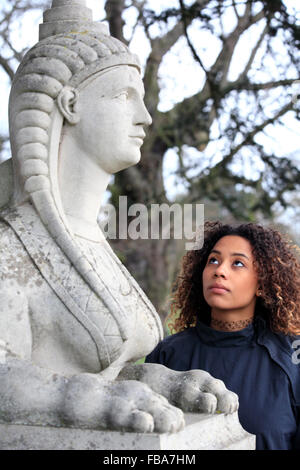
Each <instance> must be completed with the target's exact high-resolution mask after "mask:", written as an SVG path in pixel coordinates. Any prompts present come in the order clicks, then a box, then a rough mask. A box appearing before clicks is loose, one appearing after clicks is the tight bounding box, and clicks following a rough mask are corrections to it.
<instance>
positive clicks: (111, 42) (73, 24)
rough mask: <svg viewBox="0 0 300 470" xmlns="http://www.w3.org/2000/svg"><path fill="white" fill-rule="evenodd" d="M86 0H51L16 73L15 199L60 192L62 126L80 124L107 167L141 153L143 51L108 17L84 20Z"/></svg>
mask: <svg viewBox="0 0 300 470" xmlns="http://www.w3.org/2000/svg"><path fill="white" fill-rule="evenodd" d="M83 3H84V2H83V1H82V0H74V2H71V1H70V0H60V1H59V0H56V1H55V0H54V1H53V6H52V9H50V10H48V13H47V12H45V14H44V20H45V17H46V20H48V21H46V23H44V25H41V26H42V27H41V30H40V37H42V39H41V40H40V41H39V42H38V43H37V44H36V45H35V46H34V47H33V48H32V49H31V50H30V51H28V53H27V54H26V55H25V57H24V59H23V61H22V62H21V64H20V66H19V68H18V70H17V72H16V75H15V78H14V80H13V84H12V89H11V94H10V103H9V125H10V140H11V149H12V158H13V166H14V204H16V205H17V204H20V203H22V202H23V201H25V200H27V199H28V198H30V195H32V194H34V193H35V192H38V191H43V190H47V191H50V193H51V194H52V195H53V197H54V199H59V191H58V183H57V180H58V178H57V172H58V164H59V147H60V143H61V139H62V135H63V128H64V126H68V127H69V128H72V127H74V128H76V131H74V132H73V134H74V138H76V139H77V144H78V146H82V147H83V148H82V150H83V153H84V152H85V153H86V154H87V155H88V156H89V157H90V158H94V159H98V160H99V161H98V163H99V165H102V167H103V168H104V169H105V171H107V172H109V173H114V172H116V171H119V170H121V169H123V168H126V167H128V166H130V165H133V164H135V163H137V161H138V160H139V156H140V153H139V148H140V146H141V144H142V139H143V136H144V133H143V129H142V127H143V125H147V124H149V123H150V122H151V120H150V116H149V115H148V113H147V111H146V109H145V107H144V104H143V100H142V96H143V85H142V81H141V78H140V65H139V61H138V58H137V57H136V56H135V55H133V54H131V53H130V52H129V50H128V48H127V46H126V45H124V44H123V43H121V42H120V41H118V40H117V39H115V38H113V37H111V36H109V34H108V32H107V30H106V28H105V27H104V25H100V24H94V23H93V22H92V21H91V20H87V21H85V20H84V21H83V20H81V19H80V16H82V17H84V18H86V16H87V15H86V10H88V9H86V8H85V7H84V6H83ZM70 12H71V13H72V14H73V16H74V15H75V19H74V18H73V20H72V21H71V20H70V18H71V14H70ZM63 14H65V16H66V17H67V18H68V20H66V21H65V22H64V21H61V17H62V15H63ZM56 18H59V19H60V21H56ZM49 20H50V21H49ZM64 23H65V24H64ZM43 27H44V29H43ZM75 28H77V29H76V30H75ZM49 34H50V36H49ZM125 102H126V107H125V106H124V103H125ZM116 129H117V130H118V135H116ZM71 132H72V130H71ZM117 146H118V148H117Z"/></svg>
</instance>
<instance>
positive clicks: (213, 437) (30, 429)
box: [0, 413, 255, 451]
mask: <svg viewBox="0 0 300 470" xmlns="http://www.w3.org/2000/svg"><path fill="white" fill-rule="evenodd" d="M185 421H186V427H185V428H184V429H183V430H182V431H179V432H177V433H172V434H170V433H164V434H157V433H151V434H150V433H146V434H143V433H128V432H117V431H92V430H83V429H70V428H69V429H67V428H51V427H38V426H18V425H0V449H7V450H23V449H31V450H40V449H41V450H126V451H127V450H245V449H247V450H254V449H255V436H252V435H251V434H248V433H247V432H245V431H244V430H243V429H242V427H241V425H240V424H239V421H238V417H237V414H236V413H234V414H232V415H227V416H225V415H213V416H212V415H207V414H191V413H189V414H186V415H185Z"/></svg>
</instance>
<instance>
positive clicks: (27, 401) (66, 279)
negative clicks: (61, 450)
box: [0, 0, 238, 448]
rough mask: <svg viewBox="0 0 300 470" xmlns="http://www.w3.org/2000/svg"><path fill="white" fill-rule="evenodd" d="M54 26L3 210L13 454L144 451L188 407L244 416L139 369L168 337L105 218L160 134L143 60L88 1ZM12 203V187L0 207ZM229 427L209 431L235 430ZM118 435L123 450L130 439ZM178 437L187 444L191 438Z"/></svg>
mask: <svg viewBox="0 0 300 470" xmlns="http://www.w3.org/2000/svg"><path fill="white" fill-rule="evenodd" d="M44 18H45V20H46V23H45V24H44V27H42V28H41V34H42V37H43V39H42V40H41V41H40V42H39V43H38V44H37V45H36V46H34V47H33V48H32V49H31V50H30V51H28V53H27V54H26V56H25V57H24V59H23V61H22V63H21V64H20V67H19V69H18V71H17V72H16V75H15V78H14V81H13V84H12V90H11V96H10V105H9V106H10V109H9V114H10V131H11V134H10V139H11V148H12V160H13V172H14V188H13V196H12V198H11V200H10V203H9V205H8V206H6V207H5V208H3V209H2V211H1V213H0V241H1V243H0V279H1V282H0V421H1V423H2V424H1V432H2V434H1V439H2V443H3V446H5V445H12V444H8V442H9V441H11V439H13V440H14V439H15V442H18V443H19V444H20V445H21V442H23V444H22V445H23V448H32V447H34V446H40V445H48V444H47V442H57V443H58V444H53V445H51V448H52V447H53V448H55V447H54V446H56V445H62V443H63V442H66V443H67V442H69V443H67V444H66V445H73V444H70V442H73V441H74V442H77V443H76V444H74V445H77V446H78V445H79V446H80V445H84V446H85V445H89V444H88V442H98V441H97V440H96V441H94V438H95V436H98V437H99V436H102V437H101V439H102V438H103V439H104V441H103V442H107V439H110V438H109V437H108V436H109V435H108V434H107V435H106V434H105V433H104V431H96V430H98V429H113V430H115V431H118V430H119V429H123V430H124V429H126V430H127V431H130V432H133V433H137V432H141V433H142V434H141V435H138V437H136V440H137V442H142V441H141V440H142V439H144V438H145V434H143V433H145V432H146V433H153V432H156V433H159V434H162V435H165V433H176V432H178V431H181V430H182V429H183V427H184V419H183V412H182V410H181V409H179V408H182V409H183V410H185V411H187V410H188V411H202V412H210V413H214V412H215V411H216V409H218V410H220V411H222V412H225V413H229V414H230V413H234V412H235V411H236V410H237V407H238V398H237V396H236V394H234V393H232V392H230V391H228V390H227V389H226V387H225V385H224V384H223V382H221V381H220V380H216V379H214V378H212V377H211V376H210V375H209V374H207V373H206V372H204V371H189V372H185V373H182V374H181V373H177V372H175V371H171V370H169V369H167V368H165V367H163V366H160V365H153V364H145V365H140V366H135V365H134V363H135V361H136V360H137V359H139V358H141V357H143V356H145V355H146V354H148V353H149V352H150V351H152V350H153V348H154V347H155V346H156V344H157V343H158V341H159V340H161V339H162V335H163V330H162V325H161V322H160V319H159V316H158V314H157V312H156V311H155V309H154V307H153V305H152V304H151V303H150V301H149V300H148V299H147V297H146V295H145V294H144V293H143V292H142V290H141V289H140V287H139V286H138V285H137V283H136V282H135V280H134V278H133V277H132V276H131V275H130V274H129V273H128V271H127V270H126V269H125V268H124V266H123V265H122V263H121V262H120V261H119V260H118V258H117V256H116V255H115V254H114V253H113V251H112V250H111V248H110V246H109V244H108V243H107V241H106V240H105V238H104V236H103V234H102V232H101V230H100V227H99V225H98V222H97V217H98V213H99V210H100V205H101V199H102V197H103V195H104V194H105V191H106V189H107V186H108V183H109V181H110V178H111V176H112V175H113V174H115V173H116V172H118V171H121V170H123V169H125V168H127V167H129V166H131V165H134V164H136V163H137V162H138V161H139V159H140V156H141V154H140V147H141V145H142V142H143V138H144V136H145V132H144V128H145V127H146V126H147V125H150V123H151V117H150V115H149V113H148V111H147V110H146V108H145V105H144V102H143V94H144V88H143V83H142V80H141V76H140V66H139V61H138V59H137V57H136V56H135V55H133V54H131V53H130V51H129V50H128V48H127V47H126V46H125V45H124V44H123V43H121V42H120V41H117V40H116V39H114V38H112V37H110V36H109V35H108V34H107V30H104V29H103V28H102V27H100V28H99V27H98V26H95V25H94V24H93V22H92V19H91V15H90V13H89V12H88V9H86V7H85V2H84V1H83V0H54V1H53V8H52V9H50V10H49V11H47V12H46V13H45V15H44ZM48 35H51V36H50V37H48ZM6 165H7V166H5V167H4V170H7V175H8V174H11V173H9V172H8V170H9V168H10V166H9V165H10V164H9V163H7V164H6ZM7 181H9V180H7ZM11 194H12V187H11V185H10V184H8V185H7V186H6V188H5V193H4V194H2V195H1V202H2V203H6V202H7V201H8V200H9V197H10V195H11ZM120 371H122V373H121V374H120ZM119 374H120V375H119ZM162 384H164V386H162ZM201 387H202V388H201ZM174 389H176V393H174ZM202 389H203V390H205V393H204V392H203V391H202ZM173 396H174V397H175V396H176V399H175V398H174V399H172V397H173ZM174 405H176V406H174ZM220 416H221V417H220ZM220 416H217V417H213V421H212V423H217V422H218V423H221V422H223V421H224V420H225V421H224V423H225V427H226V426H227V424H226V423H228V426H231V424H230V423H231V418H230V417H222V416H223V415H220ZM199 419H200V422H201V420H202V424H205V423H207V421H205V420H204V417H201V415H200V416H199ZM222 420H223V421H222ZM6 423H10V424H6ZM224 423H223V424H224ZM23 425H27V426H28V427H24V426H23ZM35 426H40V427H35ZM50 426H54V427H52V428H51V427H50ZM68 426H71V427H72V428H74V427H76V428H83V429H89V430H86V431H82V432H81V431H79V429H76V430H75V429H70V430H69V431H68V429H66V428H67V427H68ZM214 426H215V425H214V424H213V426H212V429H215V431H214V436H217V434H218V433H217V431H216V429H217V427H218V426H217V427H214ZM232 426H233V428H232V432H233V434H234V433H235V426H236V424H234V422H233V421H232ZM60 428H61V429H60ZM201 429H202V428H201ZM95 432H96V434H95ZM201 432H202V431H201ZM20 433H21V434H20ZM62 435H66V436H68V437H66V441H65V440H64V439H62ZM112 435H113V434H112ZM116 435H118V436H119V437H120V439H121V440H120V441H119V442H118V440H115V442H116V444H115V445H118V446H119V445H125V444H124V443H125V442H131V441H132V439H133V436H134V434H131V435H128V436H127V437H126V439H129V440H128V441H126V439H125V441H122V439H123V437H122V438H121V436H124V434H120V433H119V434H115V436H116ZM185 435H186V434H185ZM211 435H212V434H211ZM42 436H43V438H42ZM47 436H48V437H47ZM72 436H75V437H76V436H81V437H80V439H81V440H80V439H79V441H77V440H76V439H77V438H76V439H75V437H74V439H73V437H72ZM89 436H93V439H92V440H90V437H89ZM104 436H105V437H104ZM98 437H97V439H98ZM153 438H154V435H153ZM5 439H8V441H5ZM49 439H50V441H49ZM68 439H69V441H68ZM70 439H71V441H70ZM103 439H102V440H103ZM151 439H152V438H151ZM151 439H150V440H151ZM165 439H167V438H165ZM168 439H169V437H168ZM170 439H171V438H170ZM172 439H173V438H172ZM172 439H171V441H172ZM174 439H175V440H174ZM174 439H173V441H172V442H176V444H172V445H176V446H177V447H178V448H181V446H182V445H184V446H186V445H188V443H187V440H186V438H185V437H184V435H182V436H181V437H180V435H179V434H176V436H175V434H174ZM176 439H177V441H176ZM178 439H179V440H180V442H179V441H178ZM182 439H183V441H182ZM203 439H207V435H205V436H203ZM121 441H122V442H123V444H122V442H121ZM171 441H170V440H169V441H166V442H171ZM5 442H7V444H5ZM143 442H144V443H143V444H141V445H143V446H144V445H146V444H145V441H143ZM149 442H150V441H149ZM155 442H161V443H162V442H164V440H163V438H162V440H161V439H160V438H159V437H158V435H156V441H155ZM43 443H44V444H43ZM19 444H18V445H19ZM13 445H14V444H13ZM95 445H98V444H95ZM101 445H102V444H101ZM104 445H106V444H104ZM151 445H152V444H151ZM153 445H158V444H153ZM159 445H164V446H166V445H171V444H166V443H165V444H159ZM197 445H198V444H197ZM199 445H200V444H199ZM207 445H212V444H210V441H209V442H208V443H207Z"/></svg>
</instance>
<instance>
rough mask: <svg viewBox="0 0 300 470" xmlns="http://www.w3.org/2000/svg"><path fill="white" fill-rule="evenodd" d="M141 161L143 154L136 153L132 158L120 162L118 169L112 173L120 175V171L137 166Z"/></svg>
mask: <svg viewBox="0 0 300 470" xmlns="http://www.w3.org/2000/svg"><path fill="white" fill-rule="evenodd" d="M140 159H141V153H140V152H136V153H135V154H132V155H131V156H130V158H127V159H126V160H125V159H124V160H120V161H119V162H118V167H117V168H116V169H115V170H114V171H113V172H112V173H118V172H119V171H122V170H126V168H130V167H131V166H134V165H136V164H137V163H139V161H140Z"/></svg>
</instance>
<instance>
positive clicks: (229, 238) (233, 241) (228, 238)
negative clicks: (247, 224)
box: [213, 235, 252, 256]
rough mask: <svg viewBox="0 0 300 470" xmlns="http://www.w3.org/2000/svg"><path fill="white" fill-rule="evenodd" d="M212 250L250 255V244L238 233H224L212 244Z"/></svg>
mask: <svg viewBox="0 0 300 470" xmlns="http://www.w3.org/2000/svg"><path fill="white" fill-rule="evenodd" d="M213 250H219V251H224V252H225V251H226V252H227V251H228V252H234V253H242V252H244V253H245V254H248V255H251V256H252V245H251V243H250V242H249V240H247V239H246V238H244V237H241V236H239V235H225V236H224V237H222V238H220V239H219V240H218V241H217V243H216V244H215V245H214V247H213Z"/></svg>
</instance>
